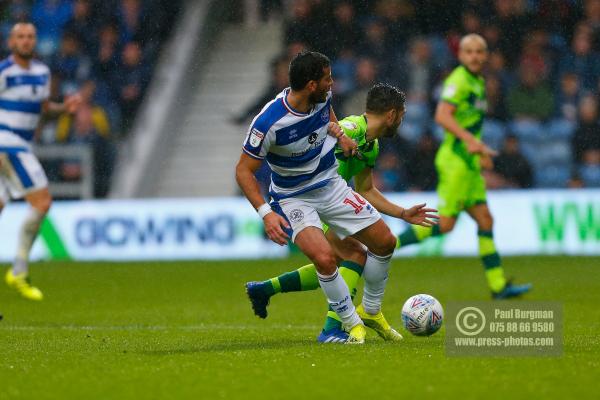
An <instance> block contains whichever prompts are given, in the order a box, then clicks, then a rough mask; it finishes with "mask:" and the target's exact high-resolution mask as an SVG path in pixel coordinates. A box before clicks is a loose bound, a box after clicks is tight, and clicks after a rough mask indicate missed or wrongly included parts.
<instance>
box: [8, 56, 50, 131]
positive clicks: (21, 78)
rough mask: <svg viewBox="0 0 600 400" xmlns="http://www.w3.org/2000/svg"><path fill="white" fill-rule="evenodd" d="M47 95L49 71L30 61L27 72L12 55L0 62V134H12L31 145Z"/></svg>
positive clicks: (41, 65) (42, 64)
mask: <svg viewBox="0 0 600 400" xmlns="http://www.w3.org/2000/svg"><path fill="white" fill-rule="evenodd" d="M49 95H50V69H49V68H48V67H47V66H46V65H45V64H44V63H42V62H40V61H36V60H31V63H30V66H29V68H28V69H25V68H22V67H21V66H19V65H18V64H17V63H15V62H14V60H13V58H12V56H11V57H9V58H7V59H5V60H3V61H1V62H0V132H2V131H4V132H11V133H13V134H15V135H17V136H19V137H20V138H22V139H23V140H25V141H27V142H30V141H31V140H32V139H33V136H34V133H35V129H36V127H37V124H38V122H39V119H40V115H41V112H42V103H43V102H44V101H46V100H47V99H48V97H49Z"/></svg>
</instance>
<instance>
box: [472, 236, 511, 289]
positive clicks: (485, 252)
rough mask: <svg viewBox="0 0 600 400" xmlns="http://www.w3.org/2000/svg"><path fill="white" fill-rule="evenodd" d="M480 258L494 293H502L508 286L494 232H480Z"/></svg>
mask: <svg viewBox="0 0 600 400" xmlns="http://www.w3.org/2000/svg"><path fill="white" fill-rule="evenodd" d="M477 237H478V239H479V257H481V262H482V263H483V268H484V269H485V276H486V278H487V281H488V285H489V287H490V289H491V290H492V291H493V292H499V291H501V290H502V289H503V288H504V286H505V285H506V279H505V278H504V269H503V268H502V266H501V262H500V255H499V254H498V252H497V251H496V245H495V244H494V235H493V233H492V231H478V232H477Z"/></svg>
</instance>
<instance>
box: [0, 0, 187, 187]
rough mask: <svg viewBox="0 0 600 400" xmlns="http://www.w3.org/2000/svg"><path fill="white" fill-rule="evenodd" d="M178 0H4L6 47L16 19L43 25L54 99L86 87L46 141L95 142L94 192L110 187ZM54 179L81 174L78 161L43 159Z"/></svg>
mask: <svg viewBox="0 0 600 400" xmlns="http://www.w3.org/2000/svg"><path fill="white" fill-rule="evenodd" d="M180 3H181V1H179V0H31V1H28V0H12V1H3V2H0V16H1V19H0V42H1V43H2V47H0V52H1V56H2V58H5V57H7V56H8V55H9V54H10V50H9V49H8V48H7V40H6V39H7V38H8V36H9V34H10V29H11V28H12V26H13V25H14V24H15V23H16V22H22V21H30V22H32V23H34V24H35V26H36V28H37V39H38V43H37V48H36V53H37V57H38V58H39V59H41V60H42V61H43V62H45V63H46V64H47V65H48V66H49V67H50V70H51V73H52V81H51V82H52V88H51V100H56V101H60V100H61V99H63V98H64V97H65V96H68V95H71V94H73V93H76V92H78V93H80V95H81V97H82V100H83V102H82V106H81V107H80V108H79V110H78V111H77V113H75V114H74V115H62V116H60V117H58V118H57V119H56V120H46V121H44V123H43V124H42V126H41V133H40V135H39V140H40V141H41V142H42V143H44V144H49V143H57V144H60V143H69V144H88V145H90V146H91V147H92V149H93V154H94V161H95V162H94V169H95V171H94V178H95V179H94V192H95V196H97V197H103V196H105V195H106V194H107V192H108V189H109V183H110V176H111V173H112V167H113V163H114V160H115V151H116V146H115V144H116V143H118V141H119V139H120V138H122V136H123V135H125V134H126V132H127V131H128V129H129V128H130V126H131V123H132V121H133V118H134V117H135V113H136V110H137V109H138V107H139V105H140V103H141V101H142V99H143V95H144V91H145V90H146V87H147V85H148V83H149V81H150V78H151V74H152V70H153V66H154V64H155V62H156V59H157V57H158V54H159V51H160V47H161V44H162V43H163V41H164V39H165V38H166V36H167V35H168V33H169V30H170V28H171V26H172V22H173V20H174V18H175V17H176V15H177V11H178V9H179V5H180ZM44 164H45V170H46V173H47V174H48V177H49V179H50V180H51V181H77V180H79V179H80V178H81V173H82V172H81V171H82V169H81V166H80V163H79V160H75V159H74V160H68V159H67V160H54V161H50V162H44Z"/></svg>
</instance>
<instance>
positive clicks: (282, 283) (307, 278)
mask: <svg viewBox="0 0 600 400" xmlns="http://www.w3.org/2000/svg"><path fill="white" fill-rule="evenodd" d="M263 283H264V284H265V288H266V290H267V293H268V294H269V295H271V296H272V295H274V294H276V293H286V292H301V291H305V290H315V289H317V288H318V287H319V280H318V279H317V269H316V268H315V266H314V264H308V265H305V266H303V267H300V268H298V269H296V270H294V271H291V272H286V273H285V274H281V275H279V276H276V277H275V278H271V279H268V280H266V281H264V282H263Z"/></svg>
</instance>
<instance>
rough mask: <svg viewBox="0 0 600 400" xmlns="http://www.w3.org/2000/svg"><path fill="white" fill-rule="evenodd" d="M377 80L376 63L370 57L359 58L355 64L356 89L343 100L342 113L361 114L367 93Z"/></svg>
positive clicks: (345, 114)
mask: <svg viewBox="0 0 600 400" xmlns="http://www.w3.org/2000/svg"><path fill="white" fill-rule="evenodd" d="M376 82H377V64H376V62H375V60H373V59H371V58H361V59H360V60H358V62H357V64H356V89H355V90H354V92H353V93H352V94H351V95H350V96H349V97H348V98H347V99H346V100H345V101H344V103H343V105H342V109H343V112H342V115H343V116H348V115H361V114H362V113H363V111H364V109H365V104H367V93H368V92H369V89H370V88H371V87H372V86H373V85H374V84H375V83H376Z"/></svg>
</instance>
